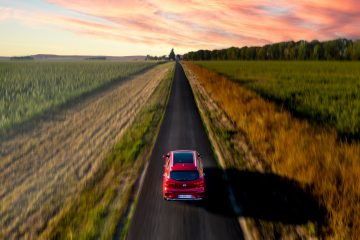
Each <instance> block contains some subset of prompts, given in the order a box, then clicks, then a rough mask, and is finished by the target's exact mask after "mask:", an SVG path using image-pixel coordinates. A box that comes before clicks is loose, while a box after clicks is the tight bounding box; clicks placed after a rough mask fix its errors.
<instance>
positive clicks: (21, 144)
mask: <svg viewBox="0 0 360 240" xmlns="http://www.w3.org/2000/svg"><path fill="white" fill-rule="evenodd" d="M168 68H169V65H160V66H157V67H155V68H153V69H152V70H149V71H147V72H146V73H144V74H141V75H138V76H136V77H134V78H132V79H130V80H127V81H126V82H124V83H121V84H118V85H116V86H115V87H113V88H112V89H110V90H106V91H105V92H102V93H97V94H95V95H94V96H92V97H90V98H88V99H87V100H85V101H84V102H80V103H78V104H77V105H76V106H74V107H71V108H70V109H66V110H62V111H61V112H59V113H56V114H55V115H53V116H51V117H50V118H49V119H48V120H44V121H42V122H41V123H39V126H38V127H37V128H36V129H33V130H31V131H28V132H25V133H24V134H18V135H16V136H14V137H13V138H8V139H6V140H3V141H2V142H0V149H4V150H3V151H2V155H1V156H0V157H1V161H0V181H1V183H2V187H1V189H0V203H1V204H0V205H1V208H0V216H1V218H0V228H1V229H2V231H3V233H2V234H4V235H5V236H9V237H10V238H18V237H20V236H24V235H23V234H24V233H27V234H30V235H29V236H27V237H30V238H31V236H35V233H36V231H40V230H41V228H43V227H44V226H45V224H46V222H47V221H48V220H49V219H50V218H51V217H52V216H53V215H54V214H55V213H56V211H58V210H59V208H60V207H61V206H62V204H63V203H64V201H65V200H66V199H67V198H69V197H70V196H72V195H74V194H76V193H78V192H79V191H80V190H81V188H82V185H83V184H82V183H84V181H85V180H86V179H88V178H89V177H91V176H92V175H93V173H94V172H95V171H96V169H97V168H98V166H99V164H101V160H102V159H103V157H104V154H106V152H107V150H109V149H110V148H111V147H112V146H113V144H114V143H115V142H116V141H117V140H118V139H119V138H120V137H121V136H122V134H123V132H124V130H125V129H126V127H127V126H128V125H129V124H130V123H131V122H132V120H133V118H134V117H135V115H136V113H137V112H138V110H140V109H141V107H142V106H143V105H144V103H145V102H146V101H147V100H148V98H149V97H150V95H151V94H152V92H153V91H154V89H155V88H156V86H157V85H158V84H159V82H160V80H161V79H162V77H163V76H164V74H165V73H166V72H167V71H168Z"/></svg>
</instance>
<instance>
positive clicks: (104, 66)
mask: <svg viewBox="0 0 360 240" xmlns="http://www.w3.org/2000/svg"><path fill="white" fill-rule="evenodd" d="M155 64H156V63H155V62H101V61H82V62H41V61H34V62H33V61H31V62H21V61H11V62H10V61H4V62H0V131H1V130H4V129H7V128H9V127H12V126H14V125H16V124H19V123H22V122H24V121H26V120H28V119H31V118H32V117H33V116H34V115H38V114H41V113H43V112H44V111H47V110H51V109H53V108H55V107H57V106H59V105H61V104H64V103H66V102H68V101H69V100H71V99H74V98H75V97H77V96H80V95H82V94H84V93H88V92H90V91H92V90H94V89H96V88H97V87H99V86H101V85H104V84H106V83H109V82H111V81H114V80H121V79H124V78H126V77H127V76H129V75H131V74H135V73H137V72H140V71H142V70H144V69H147V68H149V67H151V66H154V65H155Z"/></svg>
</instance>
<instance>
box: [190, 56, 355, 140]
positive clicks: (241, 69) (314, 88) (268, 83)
mask: <svg viewBox="0 0 360 240" xmlns="http://www.w3.org/2000/svg"><path fill="white" fill-rule="evenodd" d="M195 63H196V64H198V65H201V66H203V67H206V68H208V69H211V70H214V71H216V72H218V73H220V74H223V75H225V76H228V77H229V78H231V79H233V80H236V81H239V82H240V83H241V84H242V85H244V86H246V87H248V88H250V89H252V90H254V91H256V92H257V93H259V94H260V95H261V96H263V97H265V98H267V99H270V100H274V101H276V102H278V103H280V105H282V106H285V107H286V108H287V109H288V110H290V111H291V112H293V113H294V114H295V115H297V116H301V117H305V118H307V119H309V120H310V121H312V122H316V123H319V124H321V125H326V126H331V127H335V128H336V129H337V130H338V132H339V133H340V134H341V135H343V136H346V137H352V138H353V137H356V138H358V137H359V135H360V62H319V61H317V62H312V61H308V62H304V61H202V62H195Z"/></svg>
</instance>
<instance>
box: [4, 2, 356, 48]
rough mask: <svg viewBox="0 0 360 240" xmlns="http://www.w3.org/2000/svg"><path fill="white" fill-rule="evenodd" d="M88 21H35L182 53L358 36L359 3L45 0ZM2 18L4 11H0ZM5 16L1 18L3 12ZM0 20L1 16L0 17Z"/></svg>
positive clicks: (65, 18)
mask: <svg viewBox="0 0 360 240" xmlns="http://www.w3.org/2000/svg"><path fill="white" fill-rule="evenodd" d="M48 2H49V3H51V4H53V5H54V6H58V7H62V8H66V9H68V10H70V11H73V12H76V13H80V14H83V15H84V16H89V18H87V17H84V18H82V17H80V16H77V17H74V16H71V17H70V16H64V15H60V14H59V15H57V16H55V17H54V16H49V14H47V13H46V12H42V13H41V14H38V15H40V16H41V17H40V18H39V17H37V21H41V19H43V21H44V22H49V18H51V21H50V22H51V24H54V25H57V26H59V27H62V28H64V29H66V30H69V31H72V32H75V33H77V34H85V35H91V36H95V37H98V38H105V39H112V40H116V41H127V42H131V43H143V44H148V45H159V44H163V45H164V44H165V45H168V46H173V47H178V48H181V49H186V50H193V49H198V48H211V49H212V48H222V47H228V46H244V45H263V44H266V43H271V42H278V41H287V40H300V39H306V40H312V39H319V40H326V39H333V38H338V37H347V38H360V31H359V29H360V26H359V22H360V10H359V9H360V1H358V0H343V1H338V0H315V1H314V0H293V1H285V0H279V1H276V2H275V3H273V1H270V0H244V1H234V0H223V1H219V0H207V1H206V2H204V1H200V0H184V1H177V0H167V1H162V0H149V1H143V0H123V1H117V0H93V1H91V2H89V1H87V0H48ZM0 13H1V15H2V18H4V17H3V16H4V15H5V14H7V16H8V15H9V10H2V9H0ZM3 13H4V14H3ZM5 18H6V17H5ZM0 20H1V18H0Z"/></svg>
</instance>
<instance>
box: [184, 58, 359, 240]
mask: <svg viewBox="0 0 360 240" xmlns="http://www.w3.org/2000/svg"><path fill="white" fill-rule="evenodd" d="M183 65H184V66H185V69H186V71H188V72H191V73H192V74H193V75H195V77H196V81H197V82H198V83H199V85H200V86H202V88H204V89H205V91H206V92H207V94H208V95H209V96H210V98H211V99H212V100H213V101H214V102H215V103H216V104H217V105H218V106H219V107H220V108H221V109H222V110H223V111H224V112H225V114H226V116H227V117H229V119H230V120H231V122H232V123H233V124H234V129H231V131H234V132H233V133H232V135H229V136H227V137H226V138H225V139H227V140H226V141H228V142H229V143H231V144H232V146H233V147H237V148H239V149H241V151H242V153H243V154H244V155H243V156H242V157H241V155H240V156H238V157H237V158H236V157H235V158H227V159H225V160H226V163H225V164H226V168H237V169H243V168H244V165H245V166H246V168H247V169H251V170H252V171H259V172H271V173H275V174H277V175H279V176H283V177H286V178H288V179H291V180H294V181H296V182H298V183H299V184H300V186H303V187H304V190H305V187H310V189H311V192H312V194H313V195H314V196H315V197H316V198H317V200H318V202H319V203H320V204H321V205H322V206H324V207H325V209H326V210H327V216H326V218H327V221H328V224H325V226H324V228H323V229H318V233H319V234H321V235H323V236H327V237H330V236H331V237H332V238H336V239H355V238H356V237H357V236H358V229H359V228H360V217H359V216H360V202H359V197H360V188H359V187H358V186H359V185H360V144H359V143H352V144H349V143H343V142H341V141H339V140H338V136H337V131H336V130H333V131H331V130H328V129H322V128H319V127H313V126H312V125H311V124H309V123H308V122H306V121H305V120H298V119H296V118H294V117H292V116H291V114H289V113H288V112H286V111H284V110H282V109H279V108H278V107H277V106H276V105H275V104H273V103H271V102H269V101H266V100H264V99H262V98H261V97H259V96H258V95H257V94H255V93H254V92H252V91H250V90H247V89H246V88H244V87H242V86H240V85H239V84H237V83H235V82H233V81H231V80H229V79H227V78H226V77H223V76H220V75H218V74H216V73H214V72H211V71H209V70H207V69H204V68H201V67H199V66H196V65H194V64H191V63H184V64H183ZM208 102H210V100H209V101H208ZM222 130H223V131H224V132H223V134H225V133H226V132H225V131H226V130H228V129H226V128H224V129H222ZM241 141H244V142H245V146H244V144H243V142H241ZM249 155H251V156H249ZM230 156H233V155H231V154H230ZM254 156H255V157H256V158H254ZM249 184H251V183H249Z"/></svg>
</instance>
